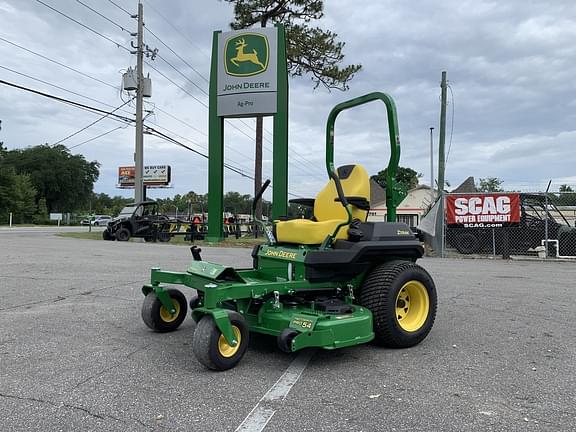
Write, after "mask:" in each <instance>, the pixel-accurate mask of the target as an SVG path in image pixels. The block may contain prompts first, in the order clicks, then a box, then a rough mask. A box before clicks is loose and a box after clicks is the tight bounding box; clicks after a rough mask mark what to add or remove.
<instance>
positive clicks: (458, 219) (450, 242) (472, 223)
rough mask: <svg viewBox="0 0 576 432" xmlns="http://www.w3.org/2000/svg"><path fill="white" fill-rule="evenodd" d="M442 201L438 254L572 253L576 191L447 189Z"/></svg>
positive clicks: (549, 255) (575, 240) (540, 255)
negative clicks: (457, 191)
mask: <svg viewBox="0 0 576 432" xmlns="http://www.w3.org/2000/svg"><path fill="white" fill-rule="evenodd" d="M443 205H444V211H443V217H442V218H437V220H438V222H439V223H438V224H437V227H438V228H441V229H442V230H443V232H444V236H443V237H444V243H443V244H438V243H436V245H435V247H434V246H432V248H433V249H436V250H437V251H438V252H439V253H437V255H440V256H458V255H480V256H493V257H496V256H501V257H503V258H509V257H511V256H533V257H538V258H546V259H551V258H559V259H560V258H562V259H564V258H566V259H576V227H575V223H576V193H573V192H569V193H565V194H562V193H524V192H521V193H520V192H513V193H486V194H484V193H470V194H446V195H445V196H444V200H443ZM439 211H441V210H439ZM438 249H439V250H438Z"/></svg>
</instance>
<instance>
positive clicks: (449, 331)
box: [0, 228, 576, 431]
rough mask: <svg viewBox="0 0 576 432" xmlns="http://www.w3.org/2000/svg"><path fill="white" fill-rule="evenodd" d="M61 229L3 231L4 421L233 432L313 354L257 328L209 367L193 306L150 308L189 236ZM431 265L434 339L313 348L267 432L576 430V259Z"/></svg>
mask: <svg viewBox="0 0 576 432" xmlns="http://www.w3.org/2000/svg"><path fill="white" fill-rule="evenodd" d="M54 231H57V230H56V229H50V228H45V229H13V230H8V229H0V293H1V295H0V430H2V431H58V430H62V431H141V430H174V431H191V430H194V431H234V430H235V429H236V428H237V427H238V426H239V425H240V424H241V423H242V421H243V420H244V419H245V418H246V416H248V415H249V413H250V412H251V410H252V409H253V408H254V407H255V406H256V405H257V404H258V403H259V401H260V399H261V398H262V397H263V396H264V395H265V394H266V392H267V391H268V390H269V389H270V388H271V387H272V386H273V385H274V384H275V383H276V381H277V380H278V379H279V378H280V377H281V376H282V374H283V373H284V372H285V371H286V369H287V368H288V367H290V365H291V364H292V362H293V361H294V360H295V359H296V358H297V357H298V356H299V355H302V354H294V355H287V354H284V353H282V352H280V351H279V350H278V349H277V348H276V346H275V340H274V339H273V338H268V337H264V336H259V335H254V336H253V337H252V339H251V343H250V347H249V350H248V352H247V354H246V356H245V357H244V359H243V360H242V362H241V363H240V364H239V365H238V366H237V367H236V368H235V369H233V370H230V371H227V372H220V373H216V372H212V371H208V370H206V369H204V368H203V367H202V366H201V365H200V364H199V363H198V362H197V361H196V359H195V358H194V355H193V354H192V350H191V339H192V335H193V333H194V328H195V325H194V322H193V321H192V320H191V319H190V318H188V319H187V320H186V321H185V322H184V324H183V325H182V327H181V328H180V329H179V330H178V331H176V332H174V333H170V334H155V333H152V332H151V331H149V330H148V328H147V327H146V326H145V325H144V324H143V323H142V321H141V318H140V305H141V302H142V299H143V296H142V294H141V292H140V288H141V286H142V284H143V283H145V282H147V281H148V278H149V271H150V268H151V267H155V266H158V267H161V268H163V269H170V270H178V271H182V270H184V269H185V268H186V265H187V263H188V261H189V260H190V256H189V255H190V254H189V251H188V249H187V248H186V247H184V246H174V245H170V244H148V243H131V242H129V243H119V242H104V241H91V240H79V239H71V238H62V237H57V236H55V235H54ZM203 258H204V259H205V260H209V261H215V262H220V263H224V264H228V265H234V266H244V267H246V266H249V265H250V263H251V259H250V251H249V250H247V249H221V248H205V249H204V252H203ZM420 263H421V265H422V266H423V267H425V268H426V269H427V270H428V271H429V272H430V273H431V274H432V276H433V277H434V279H435V282H436V285H437V289H438V294H439V305H438V315H437V318H436V324H435V326H434V328H433V330H432V332H431V334H430V335H429V336H428V338H427V339H426V340H425V341H424V342H423V343H422V344H420V345H419V346H417V347H414V348H411V349H408V350H387V349H382V348H378V347H375V346H372V345H363V346H357V347H353V348H347V349H342V350H336V351H323V350H319V351H316V352H314V353H313V355H312V358H311V360H310V362H309V363H308V365H307V367H306V368H305V370H304V372H303V373H302V375H301V376H300V378H299V380H298V381H297V382H296V383H295V385H294V386H293V387H292V389H291V391H290V393H289V394H288V395H287V397H286V398H285V399H277V400H275V401H273V402H271V403H270V407H271V408H272V409H274V410H275V414H274V415H273V417H272V418H271V420H270V422H269V423H268V425H267V426H266V428H265V430H266V431H338V430H354V431H440V430H441V431H476V430H477V431H573V430H576V408H575V407H576V396H575V395H576V390H575V389H576V349H575V344H576V319H575V318H576V282H575V280H576V263H554V262H539V261H510V262H505V261H499V260H496V261H492V260H457V259H444V260H440V259H435V260H432V259H424V260H422V261H421V262H420ZM191 293H192V292H191V291H190V292H185V294H186V295H187V296H190V294H191Z"/></svg>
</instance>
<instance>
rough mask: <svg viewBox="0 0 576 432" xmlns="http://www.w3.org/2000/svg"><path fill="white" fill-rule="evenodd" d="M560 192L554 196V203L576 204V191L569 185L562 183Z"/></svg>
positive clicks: (563, 204)
mask: <svg viewBox="0 0 576 432" xmlns="http://www.w3.org/2000/svg"><path fill="white" fill-rule="evenodd" d="M559 192H560V193H559V194H558V195H557V196H556V195H555V196H554V204H556V205H557V206H576V192H575V191H574V189H572V187H571V186H569V185H561V186H560V189H559Z"/></svg>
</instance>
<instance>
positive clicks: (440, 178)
mask: <svg viewBox="0 0 576 432" xmlns="http://www.w3.org/2000/svg"><path fill="white" fill-rule="evenodd" d="M440 88H441V89H442V104H441V106H440V136H439V140H438V192H439V193H442V191H443V190H444V184H445V180H444V170H445V169H446V168H445V163H446V159H445V156H444V147H445V143H446V96H447V94H446V88H447V85H446V71H443V72H442V83H441V84H440Z"/></svg>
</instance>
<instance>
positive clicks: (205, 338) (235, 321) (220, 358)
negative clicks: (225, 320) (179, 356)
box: [192, 311, 250, 371]
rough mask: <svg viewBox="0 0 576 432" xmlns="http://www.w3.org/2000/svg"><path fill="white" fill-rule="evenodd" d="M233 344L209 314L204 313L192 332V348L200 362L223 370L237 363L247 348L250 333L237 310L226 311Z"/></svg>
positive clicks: (208, 366)
mask: <svg viewBox="0 0 576 432" xmlns="http://www.w3.org/2000/svg"><path fill="white" fill-rule="evenodd" d="M228 316H229V318H230V323H231V324H232V332H233V333H234V338H235V339H236V340H237V341H238V343H237V344H236V345H235V346H232V345H230V344H228V342H227V341H226V339H225V338H224V336H223V335H222V333H221V332H220V329H219V328H218V327H217V326H216V323H215V322H214V318H212V316H211V315H204V316H203V317H202V318H201V319H200V321H199V322H198V325H197V326H196V331H195V332H194V340H193V341H192V349H193V351H194V355H195V356H196V358H197V359H198V361H199V362H200V363H202V364H203V365H204V366H206V367H207V368H208V369H213V370H218V371H223V370H227V369H231V368H233V367H234V366H236V365H237V364H238V362H239V361H240V360H241V359H242V357H243V356H244V353H245V352H246V349H247V348H248V341H249V338H250V334H249V332H248V325H247V324H246V320H245V319H244V317H243V316H242V315H241V314H239V313H238V312H234V311H230V312H228Z"/></svg>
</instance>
